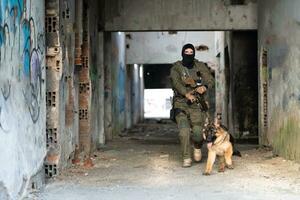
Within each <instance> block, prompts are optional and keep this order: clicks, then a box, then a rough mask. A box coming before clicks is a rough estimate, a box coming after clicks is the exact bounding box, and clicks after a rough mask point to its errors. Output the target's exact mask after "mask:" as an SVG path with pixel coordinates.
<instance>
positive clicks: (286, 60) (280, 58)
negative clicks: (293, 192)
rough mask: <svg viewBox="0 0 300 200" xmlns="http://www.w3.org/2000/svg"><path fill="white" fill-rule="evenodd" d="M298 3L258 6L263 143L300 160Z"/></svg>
mask: <svg viewBox="0 0 300 200" xmlns="http://www.w3.org/2000/svg"><path fill="white" fill-rule="evenodd" d="M299 7H300V1H298V0H288V1H280V0H264V1H259V6H258V8H259V9H258V10H259V29H258V30H259V56H260V59H259V62H260V80H261V81H260V133H261V138H260V139H261V144H263V145H272V146H273V147H274V151H275V152H276V153H278V154H280V155H282V156H284V157H286V158H288V159H295V160H297V161H300V148H299V145H300V135H299V130H300V102H299V99H300V98H299V96H300V91H299V88H300V82H299V80H300V78H299V73H300V66H299V63H300V48H299V44H300V39H299V35H300V13H299V11H298V8H299ZM263 54H265V56H263ZM263 58H265V61H264V60H263ZM264 84H266V85H265V86H266V89H265V92H266V97H267V98H266V99H265V98H264ZM265 100H267V101H266V105H267V106H266V107H265V106H264V101H265ZM264 115H265V116H264ZM265 117H266V120H264V118H265Z"/></svg>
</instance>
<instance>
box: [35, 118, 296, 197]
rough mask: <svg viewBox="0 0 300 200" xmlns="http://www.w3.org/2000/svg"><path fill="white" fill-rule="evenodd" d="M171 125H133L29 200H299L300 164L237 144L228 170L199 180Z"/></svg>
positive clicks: (198, 170) (199, 170) (202, 165)
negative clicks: (89, 165)
mask: <svg viewBox="0 0 300 200" xmlns="http://www.w3.org/2000/svg"><path fill="white" fill-rule="evenodd" d="M177 135H178V132H177V129H176V127H175V125H174V124H171V123H168V122H163V121H159V122H152V123H149V122H148V123H144V124H139V125H138V126H136V127H134V128H133V129H131V130H129V131H128V132H126V133H123V134H121V135H120V137H118V138H116V139H114V141H113V142H110V143H109V144H108V145H107V146H103V147H101V148H99V150H98V151H97V152H95V154H94V156H93V162H94V164H95V165H94V167H93V168H92V169H85V168H84V167H82V166H72V167H71V168H69V169H67V170H65V171H64V172H63V173H62V174H61V175H60V176H58V177H56V178H55V179H52V180H50V181H49V183H48V184H47V185H46V187H45V189H44V190H43V191H39V192H37V193H34V194H31V196H30V197H29V199H42V200H85V199H89V200H94V199H95V200H98V199H99V200H106V199H109V200H113V199H117V200H119V199H120V200H123V199H124V200H126V199H130V200H132V199H155V200H158V199H170V200H171V199H198V200H199V199H207V198H209V199H220V200H226V199H230V200H233V199H239V200H240V199H251V200H253V199H264V200H265V199H272V200H277V199H278V200H279V199H282V200H293V199H295V200H296V199H297V200H299V199H300V165H299V164H297V163H295V162H293V161H288V160H285V159H284V158H281V157H277V156H274V155H273V153H272V151H270V149H267V148H259V147H258V146H257V145H246V144H243V145H238V148H239V150H240V151H241V153H242V157H234V158H233V161H234V167H235V168H234V169H233V170H229V169H227V170H226V171H225V172H223V173H218V171H217V163H216V164H215V166H214V170H213V173H212V175H211V176H203V175H202V172H203V171H204V168H205V162H206V157H205V155H206V152H207V149H206V148H205V147H204V148H203V152H204V158H203V159H202V162H200V163H193V165H192V167H190V168H182V167H181V165H182V159H181V155H180V146H179V141H178V136H177Z"/></svg>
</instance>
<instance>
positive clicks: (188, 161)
mask: <svg viewBox="0 0 300 200" xmlns="http://www.w3.org/2000/svg"><path fill="white" fill-rule="evenodd" d="M191 166H192V159H190V158H186V159H183V164H182V167H191Z"/></svg>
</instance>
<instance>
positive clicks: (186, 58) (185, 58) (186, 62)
mask: <svg viewBox="0 0 300 200" xmlns="http://www.w3.org/2000/svg"><path fill="white" fill-rule="evenodd" d="M186 49H192V50H193V54H191V55H187V54H185V53H184V51H185V50H186ZM181 55H182V64H183V66H185V67H187V68H192V67H193V65H194V59H195V47H194V45H192V44H185V45H184V46H183V47H182V52H181Z"/></svg>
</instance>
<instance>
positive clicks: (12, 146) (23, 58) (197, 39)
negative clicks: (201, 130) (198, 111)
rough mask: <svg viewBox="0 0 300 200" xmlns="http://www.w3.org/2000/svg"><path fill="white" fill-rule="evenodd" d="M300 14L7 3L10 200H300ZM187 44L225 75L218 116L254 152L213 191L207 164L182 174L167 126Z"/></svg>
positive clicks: (2, 111)
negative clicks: (174, 75) (174, 77)
mask: <svg viewBox="0 0 300 200" xmlns="http://www.w3.org/2000/svg"><path fill="white" fill-rule="evenodd" d="M299 8H300V1H299V0H286V1H284V0H145V1H142V0H97V1H95V0H1V2H0V91H1V92H0V200H16V199H45V200H51V199H64V200H67V199H147V198H150V199H201V197H204V196H205V195H206V197H214V198H215V199H228V197H229V196H231V197H233V199H238V198H239V199H265V197H271V199H289V200H290V199H297V196H298V198H299V195H300V176H299V170H300V167H298V168H297V167H296V166H298V164H297V162H299V161H300V134H299V130H300V102H299V101H300V91H299V88H300V82H299V80H300V66H299V64H300V46H299V45H300V37H299V35H300V12H299ZM186 43H192V44H193V45H194V46H195V48H196V58H197V59H198V60H200V61H203V62H205V63H206V64H207V66H208V67H209V69H210V71H211V74H212V75H213V76H214V78H215V87H214V88H213V89H212V90H211V91H209V101H210V105H211V107H210V110H209V113H210V116H216V115H218V116H220V117H221V120H222V123H223V124H224V125H225V126H226V127H228V129H229V132H230V133H231V134H232V135H233V136H234V137H235V139H236V142H237V143H238V145H240V146H239V147H240V149H241V152H242V158H235V157H234V162H236V169H234V170H232V171H226V172H225V173H224V174H223V175H219V174H218V173H215V174H214V175H213V176H211V177H208V178H207V179H205V181H203V179H204V178H203V176H202V172H201V170H203V168H204V162H205V160H203V161H202V162H201V164H200V165H193V167H192V168H191V169H182V168H181V166H180V164H178V163H179V162H180V156H179V153H178V151H179V149H180V147H179V142H178V130H177V128H176V124H175V123H173V122H171V121H170V120H169V119H168V118H169V110H170V108H171V106H172V103H171V101H172V99H171V98H172V95H173V91H172V88H171V87H172V86H171V84H170V69H171V67H172V64H173V63H174V62H176V61H178V60H181V59H182V58H181V48H182V46H183V45H184V44H186ZM298 84H299V85H298ZM203 148H205V147H203ZM253 152H254V153H253ZM279 159H280V160H279ZM157 160H159V161H157ZM275 161H276V162H275ZM277 162H278V163H277ZM272 167H273V168H274V170H273V171H272V170H271V172H269V171H267V169H268V168H269V169H273V168H272ZM276 167H277V168H276ZM89 170H92V171H89ZM93 170H94V171H93ZM151 170H152V171H151ZM258 171H259V172H258ZM284 172H286V173H287V174H285V177H282V176H283V175H282V173H284ZM247 173H248V174H247ZM251 173H253V174H251ZM255 173H261V174H256V175H255ZM264 173H265V174H264ZM117 174H118V175H117ZM186 174H187V175H186ZM297 174H298V176H297ZM281 175H282V176H281ZM186 176H189V177H186ZM97 177H98V178H97ZM134 177H136V179H138V180H135V179H134ZM154 177H155V178H154ZM196 177H199V178H196ZM251 177H255V178H253V180H251ZM266 177H267V178H266ZM287 177H291V178H290V179H288V178H287ZM205 178H206V177H205ZM231 178H232V180H234V181H231V180H228V179H231ZM68 179H72V180H73V182H72V184H73V185H71V186H68V187H69V189H68V188H67V189H66V190H63V189H62V188H63V186H66V187H67V185H68V181H67V180H68ZM225 179H227V180H225ZM172 180H175V181H172ZM81 181H83V183H81ZM185 181H186V182H188V183H189V184H187V186H185ZM227 181H228V182H229V183H231V185H230V184H229V185H227V186H224V185H223V182H227ZM243 181H244V182H243ZM251 181H252V182H251ZM205 182H206V183H207V185H206V186H205ZM88 183H90V185H89V184H88ZM92 183H95V184H94V185H92ZM175 183H176V184H177V183H178V184H177V185H176V184H175ZM220 183H221V184H220ZM80 184H82V185H83V186H82V188H85V189H82V188H81V187H79V186H77V185H80ZM168 184H169V185H171V186H170V187H169V186H168ZM181 184H182V185H181ZM255 184H256V185H255ZM265 184H267V187H268V186H269V190H264V189H262V188H264V187H263V186H264V185H265ZM130 185H133V186H132V187H131V186H130ZM143 185H146V186H145V187H144V189H143V190H139V189H137V188H138V187H140V186H141V187H142V186H143ZM158 185H159V186H162V187H166V188H167V189H166V190H165V191H167V192H166V193H164V192H163V191H162V190H161V191H160V192H157V190H160V189H153V188H156V186H158ZM174 185H175V186H174ZM199 185H200V186H199ZM241 185H243V186H241ZM283 185H284V186H283ZM48 186H49V187H48ZM96 186H97V187H96ZM45 187H46V189H45ZM129 187H130V188H129ZM197 187H200V189H199V188H197ZM201 187H202V189H201ZM203 187H204V188H203ZM231 187H232V188H231ZM70 188H72V189H70ZM99 188H100V189H99ZM107 188H114V191H112V190H109V189H107ZM128 188H129V189H128ZM213 188H214V189H213ZM233 188H235V189H233ZM236 188H238V189H236ZM98 189H99V190H98ZM211 189H213V190H211ZM224 189H227V191H226V192H223V191H224ZM43 191H44V192H43ZM128 191H132V193H134V194H135V196H133V197H132V196H130V195H129V196H128V198H127V194H128ZM181 191H182V192H181ZM184 191H185V192H184ZM191 191H194V192H195V191H202V192H203V193H201V192H200V193H198V192H197V195H200V196H192V194H193V192H191ZM236 191H238V192H236ZM268 191H269V192H268ZM47 192H48V193H47ZM234 192H236V193H234ZM92 193H93V194H94V196H92ZM253 193H255V194H253ZM204 194H205V195H204ZM89 195H91V196H89ZM180 195H181V196H180ZM201 195H204V196H201ZM253 195H254V197H253ZM255 195H257V198H255ZM249 196H250V197H251V196H252V197H253V198H249ZM196 197H197V198H196ZM198 197H199V198H198Z"/></svg>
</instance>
